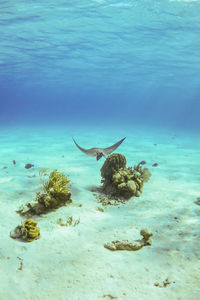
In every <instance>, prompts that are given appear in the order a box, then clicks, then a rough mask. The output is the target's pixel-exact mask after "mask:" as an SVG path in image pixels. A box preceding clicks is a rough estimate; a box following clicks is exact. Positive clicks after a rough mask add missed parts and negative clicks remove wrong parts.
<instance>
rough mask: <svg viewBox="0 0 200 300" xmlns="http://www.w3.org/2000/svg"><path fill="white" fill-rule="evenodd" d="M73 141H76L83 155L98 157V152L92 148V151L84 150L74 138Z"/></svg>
mask: <svg viewBox="0 0 200 300" xmlns="http://www.w3.org/2000/svg"><path fill="white" fill-rule="evenodd" d="M72 139H73V141H74V143H75V145H76V147H77V148H78V149H79V150H81V151H82V152H83V153H85V154H87V155H89V156H96V152H95V151H94V149H93V148H91V149H84V148H82V147H80V146H79V145H78V144H77V142H76V141H75V139H74V138H72Z"/></svg>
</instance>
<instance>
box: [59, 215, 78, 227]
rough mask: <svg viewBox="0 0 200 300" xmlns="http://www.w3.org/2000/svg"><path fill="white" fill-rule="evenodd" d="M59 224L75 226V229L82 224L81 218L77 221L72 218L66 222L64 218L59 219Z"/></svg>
mask: <svg viewBox="0 0 200 300" xmlns="http://www.w3.org/2000/svg"><path fill="white" fill-rule="evenodd" d="M57 223H58V224H59V225H60V226H73V227H75V226H77V225H78V224H79V223H80V218H79V219H77V220H73V217H72V216H70V217H69V218H68V219H67V220H66V221H65V222H64V221H63V220H62V218H59V219H58V221H57Z"/></svg>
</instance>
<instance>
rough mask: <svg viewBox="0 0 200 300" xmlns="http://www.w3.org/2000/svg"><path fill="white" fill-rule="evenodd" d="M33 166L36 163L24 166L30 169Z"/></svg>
mask: <svg viewBox="0 0 200 300" xmlns="http://www.w3.org/2000/svg"><path fill="white" fill-rule="evenodd" d="M32 167H34V165H32V164H26V165H25V167H24V168H25V169H30V168H32Z"/></svg>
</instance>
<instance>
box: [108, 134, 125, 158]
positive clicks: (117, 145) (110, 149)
mask: <svg viewBox="0 0 200 300" xmlns="http://www.w3.org/2000/svg"><path fill="white" fill-rule="evenodd" d="M125 138H126V137H125ZM125 138H123V139H121V140H120V141H119V142H117V143H116V144H114V145H112V146H110V147H108V148H104V149H103V150H104V153H105V154H106V155H108V154H110V153H112V152H113V151H114V150H115V149H117V147H119V145H121V143H122V142H123V141H124V140H125Z"/></svg>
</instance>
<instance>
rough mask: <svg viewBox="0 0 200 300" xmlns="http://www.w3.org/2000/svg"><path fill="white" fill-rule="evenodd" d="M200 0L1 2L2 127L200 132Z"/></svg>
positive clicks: (0, 68) (0, 77) (0, 83)
mask: <svg viewBox="0 0 200 300" xmlns="http://www.w3.org/2000/svg"><path fill="white" fill-rule="evenodd" d="M199 96H200V1H181V0H180V1H169V0H162V1H159V0H157V1H150V0H141V1H139V0H138V1H136V0H135V1H134V0H131V1H128V0H126V1H125V0H124V1H110V0H107V1H106V0H105V1H104V0H90V1H88V0H73V1H71V0H66V1H61V0H58V1H55V0H54V1H52V0H48V1H37V0H34V1H31V0H29V1H27V0H17V1H13V0H7V1H0V123H4V124H7V123H8V124H9V123H10V122H16V123H17V122H25V123H26V122H40V121H44V122H48V121H51V122H52V120H53V122H55V123H57V122H60V121H65V122H72V121H75V122H80V125H81V124H83V123H88V122H92V123H94V124H95V123H96V122H99V123H100V124H101V123H106V122H107V121H111V122H113V123H114V122H120V123H121V124H123V123H124V122H128V123H129V124H133V125H134V124H135V123H137V124H147V125H156V126H165V127H171V126H172V127H174V128H179V129H181V128H183V129H184V128H189V129H191V130H199V129H200V118H199V116H200V98H199Z"/></svg>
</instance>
